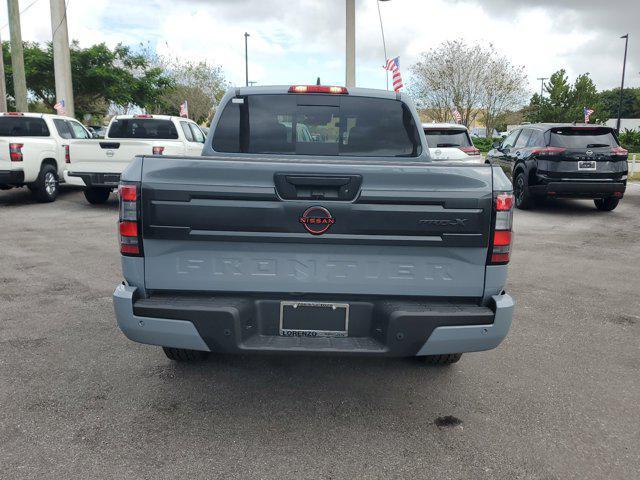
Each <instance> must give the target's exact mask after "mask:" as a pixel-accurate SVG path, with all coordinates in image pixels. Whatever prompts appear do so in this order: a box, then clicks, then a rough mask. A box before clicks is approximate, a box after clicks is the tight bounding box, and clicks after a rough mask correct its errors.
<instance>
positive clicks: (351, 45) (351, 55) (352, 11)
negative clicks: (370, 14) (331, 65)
mask: <svg viewBox="0 0 640 480" xmlns="http://www.w3.org/2000/svg"><path fill="white" fill-rule="evenodd" d="M345 4H346V12H345V13H346V15H345V18H346V24H345V33H346V38H345V61H346V64H345V67H346V68H345V77H346V78H345V86H346V87H355V86H356V0H345Z"/></svg>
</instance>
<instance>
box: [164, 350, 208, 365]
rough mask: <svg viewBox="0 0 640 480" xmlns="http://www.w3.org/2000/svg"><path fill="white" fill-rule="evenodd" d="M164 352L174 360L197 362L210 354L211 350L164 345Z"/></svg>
mask: <svg viewBox="0 0 640 480" xmlns="http://www.w3.org/2000/svg"><path fill="white" fill-rule="evenodd" d="M162 350H164V354H165V355H166V356H167V358H168V359H169V360H173V361H174V362H197V361H199V360H204V359H205V358H207V357H208V356H209V352H202V351H200V350H187V349H185V348H172V347H162Z"/></svg>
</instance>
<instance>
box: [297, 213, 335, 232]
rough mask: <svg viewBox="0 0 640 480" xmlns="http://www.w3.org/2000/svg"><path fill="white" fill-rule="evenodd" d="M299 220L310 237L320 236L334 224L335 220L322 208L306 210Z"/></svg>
mask: <svg viewBox="0 0 640 480" xmlns="http://www.w3.org/2000/svg"><path fill="white" fill-rule="evenodd" d="M299 220H300V223H301V224H302V225H303V226H304V228H305V229H306V230H307V232H309V233H310V234H311V235H322V234H323V233H324V232H326V231H327V230H329V228H331V225H333V224H334V223H336V219H335V218H333V217H332V216H331V213H330V212H329V210H327V209H326V208H324V207H309V208H307V209H306V210H305V211H304V213H303V214H302V216H301V217H300V219H299Z"/></svg>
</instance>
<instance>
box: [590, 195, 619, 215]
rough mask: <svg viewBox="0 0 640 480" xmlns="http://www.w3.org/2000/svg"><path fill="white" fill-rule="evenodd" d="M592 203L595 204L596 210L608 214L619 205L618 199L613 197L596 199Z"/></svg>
mask: <svg viewBox="0 0 640 480" xmlns="http://www.w3.org/2000/svg"><path fill="white" fill-rule="evenodd" d="M593 203H595V204H596V208H597V209H598V210H600V211H601V212H610V211H611V210H615V208H616V207H617V206H618V203H620V199H619V198H613V197H607V198H596V199H595V200H594V201H593Z"/></svg>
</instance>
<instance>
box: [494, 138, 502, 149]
mask: <svg viewBox="0 0 640 480" xmlns="http://www.w3.org/2000/svg"><path fill="white" fill-rule="evenodd" d="M500 145H502V143H501V142H499V141H498V140H496V141H495V142H493V148H495V149H496V150H500Z"/></svg>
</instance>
